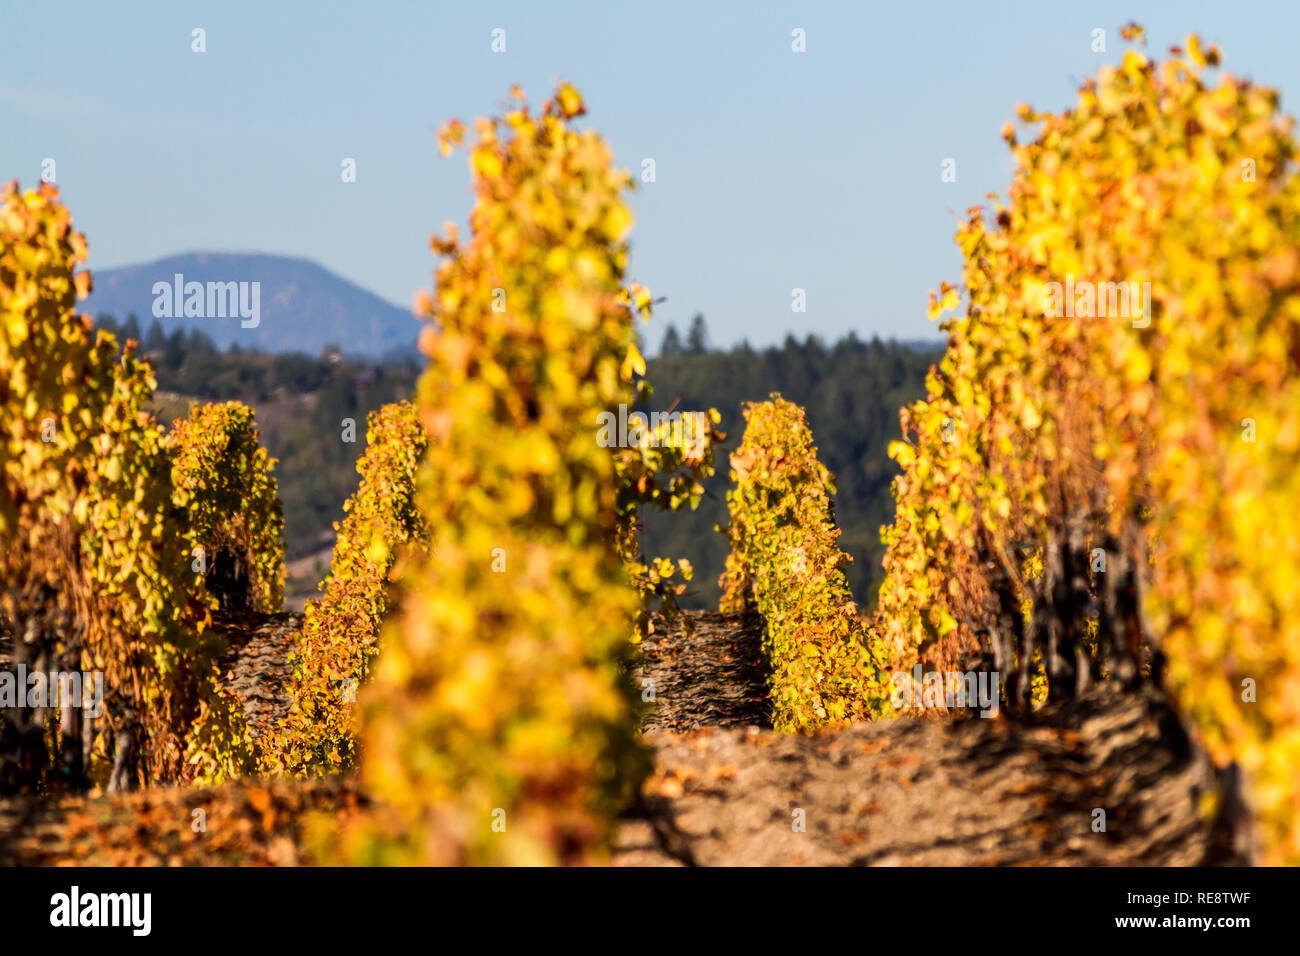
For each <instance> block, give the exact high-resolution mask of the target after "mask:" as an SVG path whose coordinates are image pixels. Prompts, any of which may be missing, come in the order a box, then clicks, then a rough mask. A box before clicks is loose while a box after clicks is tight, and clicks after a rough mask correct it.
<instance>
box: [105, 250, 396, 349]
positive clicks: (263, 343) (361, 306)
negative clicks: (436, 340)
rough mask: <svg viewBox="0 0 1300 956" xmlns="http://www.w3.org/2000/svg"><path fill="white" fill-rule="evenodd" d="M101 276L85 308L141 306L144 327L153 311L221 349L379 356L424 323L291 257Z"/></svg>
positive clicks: (185, 260)
mask: <svg viewBox="0 0 1300 956" xmlns="http://www.w3.org/2000/svg"><path fill="white" fill-rule="evenodd" d="M178 275H179V276H181V277H182V278H181V279H180V280H179V281H178V280H177V278H176V277H177V276H178ZM93 278H94V291H93V292H92V294H91V296H90V298H89V299H87V300H86V301H85V302H84V303H82V304H81V311H83V312H86V313H87V314H89V315H91V316H92V317H93V316H96V315H99V314H101V313H105V312H107V313H111V314H112V315H114V316H115V317H116V318H117V319H118V320H119V321H125V320H126V317H127V315H128V314H130V313H132V312H134V313H135V315H136V318H137V319H139V321H140V329H141V331H142V332H143V331H145V330H147V329H148V328H149V326H150V325H151V324H152V323H153V321H154V320H155V319H157V321H158V322H160V323H161V324H162V327H163V330H164V331H165V332H167V333H169V334H170V333H171V332H172V331H173V330H174V329H176V328H184V329H191V328H194V329H199V330H200V331H202V332H204V333H206V334H207V335H208V336H209V337H211V339H212V340H213V341H214V342H216V343H217V345H218V346H220V347H221V348H223V349H224V348H227V347H229V346H230V345H238V346H239V347H240V348H241V349H258V350H260V351H263V352H305V353H307V354H308V355H319V354H320V352H321V349H322V348H323V347H324V346H325V345H326V344H333V345H336V346H338V347H339V348H340V349H341V350H342V351H343V352H344V354H347V355H356V356H365V357H370V358H378V357H380V356H385V355H389V354H393V353H398V352H401V353H409V352H411V351H414V347H415V340H416V337H417V335H418V334H419V329H420V324H419V322H418V321H417V320H416V319H415V318H414V316H413V315H412V314H411V313H410V312H409V311H407V310H405V309H400V308H398V307H397V306H395V305H392V304H391V303H389V302H386V301H384V300H383V299H381V298H379V296H377V295H375V294H374V293H372V292H367V291H366V290H365V289H362V288H361V287H360V286H357V285H354V284H353V283H351V282H349V281H347V280H346V279H343V278H340V277H339V276H337V275H335V274H334V273H332V272H330V271H329V270H328V269H325V268H323V267H322V266H319V265H316V264H315V263H314V262H309V261H308V260H306V259H293V258H289V257H287V256H274V255H260V254H256V253H247V254H245V253H225V252H192V253H186V254H184V255H178V256H170V257H168V258H166V259H159V260H158V261H157V262H150V263H146V264H144V265H138V266H123V267H121V268H118V269H96V270H93ZM254 283H256V284H257V285H256V286H255V285H253V284H254ZM164 287H165V289H164Z"/></svg>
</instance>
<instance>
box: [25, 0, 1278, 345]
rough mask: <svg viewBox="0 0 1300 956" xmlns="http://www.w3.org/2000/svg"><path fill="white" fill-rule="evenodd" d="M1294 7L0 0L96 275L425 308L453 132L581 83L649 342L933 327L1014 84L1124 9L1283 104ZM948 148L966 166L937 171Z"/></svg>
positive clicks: (33, 122) (1004, 178) (1089, 60)
mask: <svg viewBox="0 0 1300 956" xmlns="http://www.w3.org/2000/svg"><path fill="white" fill-rule="evenodd" d="M1298 9H1300V5H1297V4H1295V3H1293V2H1278V3H1248V2H1247V3H1242V2H1234V3H1231V4H1229V3H1224V2H1215V3H1211V2H1181V3H1175V2H1168V3H1139V2H1125V3H1110V2H1095V3H1088V4H1077V3H1054V2H1049V0H1037V2H1023V3H1022V2H1014V3H1013V2H997V0H993V2H991V3H986V4H970V3H965V2H963V3H941V4H922V3H893V4H888V5H885V4H878V3H868V2H859V3H829V2H825V3H818V2H804V3H761V2H743V3H739V2H738V3H706V2H698V0H697V2H693V3H676V2H655V3H643V4H632V3H612V2H609V0H605V2H592V3H588V2H581V3H579V2H561V0H551V2H527V3H525V2H519V3H488V2H479V3H456V4H452V3H396V2H391V3H390V2H383V0H375V2H371V3H359V4H351V3H349V4H333V3H326V4H319V3H278V2H277V3H269V2H265V0H264V2H260V3H245V2H238V0H226V2H221V3H212V4H205V3H186V4H177V3H162V2H160V3H123V4H120V5H119V4H105V3H73V4H68V3H55V2H30V3H29V2H25V0H5V2H4V7H3V10H2V11H0V129H2V130H3V131H4V133H3V135H2V136H0V178H2V179H4V180H6V181H7V180H9V179H12V178H15V177H17V178H18V179H19V180H20V182H21V183H22V185H24V186H31V185H34V184H35V183H36V182H37V180H38V177H39V175H40V170H41V162H42V160H43V159H44V158H46V157H52V158H54V159H55V161H56V163H57V182H58V185H59V186H60V188H61V190H62V191H63V197H64V199H65V200H66V201H67V202H68V204H69V205H70V207H71V209H72V212H73V218H74V222H75V223H76V225H77V227H78V228H79V229H81V230H82V231H84V232H85V233H86V234H87V236H88V238H89V241H90V249H91V259H90V267H91V268H92V269H96V268H108V267H112V266H119V265H128V264H133V263H139V262H144V261H148V260H150V259H154V258H158V257H161V256H165V255H169V254H172V253H177V252H185V251H191V250H198V249H209V250H218V251H256V252H273V253H282V254H288V255H294V256H302V257H306V258H310V259H313V260H316V261H318V262H320V263H321V264H322V265H324V266H326V267H327V268H329V269H332V270H334V271H335V272H337V273H339V274H341V275H343V276H345V277H346V278H348V279H350V280H352V281H354V282H357V283H358V284H360V285H362V286H364V287H366V288H368V289H370V290H372V291H374V292H376V293H378V294H379V295H381V296H383V297H385V298H387V299H389V300H391V301H393V302H394V303H396V304H398V305H400V306H403V307H407V306H409V305H410V303H411V302H412V300H413V297H414V293H415V291H416V289H418V288H420V287H427V286H428V285H429V284H430V282H431V271H432V268H433V265H434V261H433V258H432V254H431V253H430V252H429V247H428V239H429V235H430V233H432V232H434V231H436V230H438V229H440V226H441V223H442V222H443V221H445V220H447V219H453V220H456V221H460V222H463V221H464V220H465V218H466V216H467V213H468V210H469V207H470V204H471V194H470V189H469V173H468V169H467V167H466V164H465V159H464V154H463V153H457V154H454V155H453V157H452V158H450V159H441V158H439V157H438V155H437V150H436V143H435V137H434V132H435V130H436V128H437V126H438V125H439V124H440V123H441V122H443V121H444V120H445V119H447V118H449V117H452V116H457V117H460V118H462V119H466V120H469V119H472V118H473V117H474V116H478V115H482V114H488V113H493V112H497V111H498V110H499V107H500V106H501V104H502V103H503V102H504V100H505V97H506V93H507V90H508V89H509V87H510V85H511V84H512V83H515V82H518V83H520V84H521V85H522V86H523V87H524V89H525V91H526V92H527V93H528V95H529V98H530V100H531V101H532V102H533V103H534V104H539V103H540V102H541V100H542V99H544V98H545V97H546V96H547V95H548V94H549V93H550V91H551V90H552V89H553V87H554V81H555V80H556V79H557V78H563V79H566V80H569V81H571V82H573V83H574V84H575V85H576V86H577V87H578V88H579V89H580V90H581V91H582V92H583V94H584V96H585V98H586V100H587V105H588V109H589V112H590V115H589V116H588V117H587V119H586V123H587V124H588V125H590V126H593V127H595V128H597V129H599V130H600V131H601V132H602V133H603V134H604V135H605V136H606V137H607V138H608V139H609V141H610V143H611V144H612V146H613V148H614V152H615V155H616V157H617V160H618V162H619V164H620V165H622V166H624V167H626V168H629V169H632V170H634V171H639V170H640V168H641V161H642V159H643V158H646V157H652V158H653V159H654V160H655V165H656V176H657V181H656V182H655V183H653V184H648V185H645V186H643V187H642V189H641V190H640V191H639V192H638V193H636V194H635V195H634V196H633V199H632V206H633V209H634V212H635V213H636V216H637V223H636V227H635V229H634V230H633V233H632V243H633V257H632V265H633V268H632V272H633V277H634V278H636V279H638V280H640V281H642V282H645V283H646V284H648V285H649V286H650V288H651V289H652V290H653V291H654V293H655V294H656V295H657V296H666V297H667V302H665V303H664V304H663V305H662V306H661V307H660V310H659V313H658V315H657V317H656V319H655V320H654V322H653V323H652V324H651V326H650V327H649V329H648V330H647V340H648V343H649V345H650V346H651V348H653V349H657V348H658V344H659V340H660V338H661V336H662V330H663V328H664V327H665V326H666V323H667V322H668V321H675V322H676V323H677V324H678V325H679V327H684V326H685V325H686V323H687V322H688V321H689V319H690V317H691V316H692V315H693V314H694V313H695V312H697V311H698V312H703V313H704V314H705V316H706V318H707V319H708V322H709V328H710V332H711V335H712V338H713V340H714V342H715V344H720V345H729V344H732V343H734V342H737V341H739V340H740V339H741V338H742V337H747V338H748V339H749V341H750V342H751V343H752V344H754V345H765V344H769V343H774V342H779V341H780V340H781V339H783V338H784V337H785V335H786V334H787V333H791V332H792V333H794V334H795V335H796V336H799V337H802V336H804V335H806V334H808V333H810V332H811V333H815V334H818V335H821V336H823V337H824V338H826V339H834V338H838V337H839V336H841V335H844V334H847V333H848V332H849V331H856V332H857V334H858V335H859V336H861V337H870V336H871V335H880V336H881V337H882V338H887V337H899V338H919V337H929V336H932V335H934V334H935V329H934V326H933V324H932V323H931V322H930V321H929V320H928V319H927V318H926V313H925V302H926V293H927V291H928V290H929V289H931V288H934V287H936V286H937V285H938V283H939V281H940V280H941V279H948V280H953V281H955V280H958V279H960V258H959V256H958V253H957V251H956V248H955V247H954V245H953V242H952V234H953V230H954V227H955V225H956V218H955V217H956V216H958V215H960V214H961V213H962V211H963V210H965V209H966V208H967V207H968V206H971V205H974V204H977V203H982V202H984V201H985V200H984V196H985V193H987V192H989V191H995V192H1001V191H1003V190H1005V188H1006V185H1007V183H1008V182H1009V180H1010V176H1011V172H1012V163H1011V160H1010V156H1009V153H1008V152H1007V150H1006V147H1005V144H1004V143H1003V142H1002V141H1001V139H1000V137H999V132H998V131H999V128H1000V127H1001V125H1002V123H1003V122H1005V121H1006V120H1008V119H1011V118H1012V116H1013V108H1014V106H1015V104H1016V103H1017V102H1020V101H1028V102H1030V103H1033V104H1034V105H1035V106H1039V107H1045V108H1052V109H1061V108H1063V107H1066V106H1068V105H1070V104H1071V103H1072V102H1073V99H1074V90H1075V89H1076V87H1077V84H1078V81H1079V80H1081V79H1082V78H1084V77H1085V76H1088V75H1090V74H1093V73H1095V72H1096V70H1097V68H1098V67H1099V66H1100V65H1101V64H1102V63H1104V62H1112V63H1113V62H1117V61H1118V59H1119V57H1120V56H1121V55H1122V51H1123V49H1124V45H1123V44H1122V43H1121V41H1120V39H1119V36H1118V28H1119V26H1120V25H1121V24H1123V23H1125V22H1127V21H1128V20H1129V19H1136V20H1137V21H1138V22H1140V23H1142V24H1143V25H1144V26H1145V27H1146V28H1147V31H1148V37H1149V46H1148V49H1149V50H1151V51H1153V52H1156V53H1158V54H1161V55H1163V53H1164V50H1165V49H1166V48H1167V47H1168V45H1169V44H1171V43H1175V42H1181V40H1182V38H1183V37H1184V36H1185V35H1186V33H1187V32H1189V31H1190V30H1197V31H1199V32H1200V33H1201V34H1202V35H1203V36H1204V37H1205V38H1206V39H1207V40H1208V41H1210V42H1215V43H1218V44H1219V45H1220V46H1221V47H1222V49H1223V52H1224V54H1225V67H1226V68H1227V69H1228V70H1230V71H1232V72H1234V73H1239V74H1245V75H1248V76H1251V77H1252V78H1254V79H1255V80H1256V81H1257V82H1261V83H1266V84H1269V85H1271V86H1276V87H1278V88H1280V89H1281V91H1282V95H1283V108H1284V109H1286V110H1287V111H1288V112H1290V113H1292V114H1293V115H1294V114H1295V113H1296V112H1297V109H1296V101H1297V99H1298V98H1300V57H1297V56H1296V53H1295V49H1294V44H1295V42H1296V39H1297V36H1300V31H1297V27H1300V13H1298V12H1297V10H1298ZM194 27H202V28H203V29H204V30H205V31H206V36H207V52H206V53H202V54H196V53H192V52H191V50H190V45H191V40H190V38H191V30H192V29H193V28H194ZM497 27H500V28H503V29H504V30H505V31H506V52H505V53H493V52H492V50H491V39H492V38H491V32H492V30H493V29H494V28H497ZM796 27H798V28H802V29H804V30H805V31H806V36H807V52H806V53H803V54H796V53H794V52H792V50H791V31H792V30H793V29H794V28H796ZM1097 27H1101V28H1104V29H1105V30H1106V46H1107V51H1106V52H1105V53H1104V54H1098V53H1094V52H1093V51H1092V48H1091V46H1092V31H1093V29H1094V28H1097ZM344 157H351V158H354V159H355V160H356V162H357V182H356V183H354V184H344V183H342V182H341V180H340V175H339V173H340V163H341V162H342V160H343V159H344ZM949 157H951V158H953V159H955V160H956V161H957V181H956V182H955V183H944V182H941V179H940V169H941V163H942V161H943V160H944V159H945V158H949ZM796 287H798V288H803V289H805V290H806V294H807V311H806V312H804V313H794V312H792V311H791V290H792V289H794V288H796Z"/></svg>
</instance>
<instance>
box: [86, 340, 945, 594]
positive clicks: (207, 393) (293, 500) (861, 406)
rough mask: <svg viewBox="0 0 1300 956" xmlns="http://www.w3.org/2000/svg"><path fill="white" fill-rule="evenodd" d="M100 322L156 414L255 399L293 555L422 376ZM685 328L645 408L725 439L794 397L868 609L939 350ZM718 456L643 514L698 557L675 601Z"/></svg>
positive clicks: (709, 519) (710, 517)
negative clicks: (718, 419) (755, 404)
mask: <svg viewBox="0 0 1300 956" xmlns="http://www.w3.org/2000/svg"><path fill="white" fill-rule="evenodd" d="M96 324H97V325H98V326H99V327H101V328H105V329H107V330H108V331H111V332H114V333H119V334H120V337H121V338H123V339H125V338H138V339H140V340H141V342H142V346H143V350H144V353H145V355H147V356H148V357H149V359H150V360H151V361H152V362H153V364H154V368H155V371H156V373H157V376H158V388H159V392H158V394H157V395H156V396H155V403H154V404H155V407H156V408H157V409H158V410H159V412H160V414H161V415H162V417H163V419H164V420H165V421H170V420H171V418H172V417H175V416H177V415H184V414H185V411H186V407H187V405H188V399H191V398H192V399H197V400H200V401H205V402H210V401H228V400H231V399H234V400H237V401H241V402H245V403H246V404H249V405H252V406H254V407H256V408H257V410H258V424H259V425H261V427H262V432H263V441H264V442H265V444H266V447H267V449H268V450H269V451H270V452H271V454H272V455H273V456H274V457H276V458H277V459H279V462H280V463H279V465H278V466H277V473H278V474H279V479H280V487H281V494H282V496H283V498H284V510H285V540H286V552H287V554H288V556H289V558H290V560H293V559H296V558H302V557H304V556H307V555H310V554H313V553H316V552H320V551H322V550H324V549H326V548H328V546H329V544H330V542H329V538H330V535H331V526H332V524H333V522H335V521H337V520H339V519H340V518H341V517H342V511H341V510H340V505H341V503H342V501H343V500H344V499H345V498H346V497H347V496H348V495H349V494H350V493H351V491H352V489H353V487H354V486H355V484H356V471H355V467H354V466H355V464H356V460H357V458H358V457H359V456H360V454H361V452H362V451H363V450H364V438H365V434H364V433H365V419H366V415H368V414H369V413H370V412H372V411H374V410H376V409H378V408H380V407H381V406H383V405H385V404H387V403H388V402H392V401H396V400H398V399H400V398H403V397H405V396H408V395H410V394H411V391H412V390H413V388H414V384H415V379H416V377H417V375H418V374H419V367H420V366H419V363H418V362H417V358H416V357H415V356H412V357H411V358H410V359H408V360H403V361H389V362H363V361H357V360H354V359H349V358H345V357H343V356H340V355H338V354H337V353H329V352H327V353H325V354H324V355H321V356H317V357H313V356H309V355H303V354H292V353H291V354H283V355H275V354H266V353H262V352H252V351H246V350H240V349H237V348H235V349H229V350H226V351H222V350H220V349H218V348H217V347H216V346H215V345H214V344H213V342H212V341H211V339H209V338H207V337H206V336H204V335H203V334H202V333H200V332H195V331H191V332H189V333H184V332H181V331H176V332H173V333H172V334H171V335H170V336H168V335H164V334H163V332H162V329H161V328H160V327H159V326H158V325H157V323H154V324H152V325H151V326H150V327H149V328H148V329H141V327H140V325H139V323H138V321H136V320H135V319H134V316H128V317H127V320H126V321H125V322H123V323H120V324H119V323H118V322H116V321H115V320H114V318H113V317H111V316H100V317H99V319H98V320H97V322H96ZM693 331H694V333H695V334H694V335H693V336H690V337H688V344H687V345H686V346H685V347H683V348H677V347H674V346H673V344H672V342H673V340H674V339H675V338H676V336H677V333H676V330H675V329H674V328H673V327H671V326H670V327H669V329H668V331H667V333H666V335H665V339H666V341H665V347H664V348H663V349H662V354H661V355H660V356H659V357H658V358H654V359H650V360H649V363H648V365H649V367H648V376H649V378H650V379H651V380H652V381H653V382H655V383H656V385H655V388H656V391H655V396H654V399H653V400H652V402H651V403H650V404H648V405H645V406H644V408H645V410H646V411H667V410H668V409H669V408H670V407H675V408H676V409H677V410H679V411H682V410H685V411H690V410H698V409H706V408H710V407H712V408H717V409H718V410H719V411H720V412H721V413H722V425H721V427H722V430H723V431H725V432H728V433H729V437H728V439H727V440H726V441H725V442H723V443H722V447H723V448H724V449H727V448H734V447H735V445H736V442H737V441H738V439H739V431H740V425H741V421H742V420H741V417H740V407H741V404H742V403H744V402H747V401H759V400H762V399H764V398H766V397H767V395H768V393H769V392H773V391H778V392H781V393H782V394H783V395H785V396H786V397H787V398H788V399H789V400H790V401H792V402H795V403H796V404H798V405H802V406H804V407H805V408H806V409H807V411H808V417H809V420H810V421H811V422H812V426H813V433H814V434H815V435H816V436H817V442H818V450H819V452H820V454H821V455H822V458H823V460H824V461H825V462H826V464H827V466H828V467H829V468H830V469H831V471H833V472H834V474H835V477H836V482H837V494H836V497H835V508H836V517H837V519H838V520H839V523H840V527H841V528H842V529H843V532H844V534H843V538H842V544H843V547H844V550H845V551H847V552H848V553H849V554H850V555H851V556H852V558H853V564H852V565H851V566H850V567H849V568H848V569H847V575H848V579H849V584H850V585H851V586H852V588H853V593H854V596H855V597H856V598H857V599H858V601H859V602H860V603H861V604H862V605H863V607H864V609H867V608H870V607H872V606H873V605H874V604H875V600H876V595H875V589H876V587H877V586H878V585H879V583H880V580H881V570H880V559H881V556H882V555H883V554H884V547H883V545H882V544H881V543H880V527H881V525H883V524H885V523H887V522H888V520H889V518H890V516H891V515H892V513H893V507H894V506H893V499H892V498H891V497H890V494H889V483H890V481H891V480H892V478H893V477H894V475H896V474H898V469H897V467H896V466H895V465H894V463H893V462H892V461H890V460H889V456H888V455H886V454H885V450H886V447H887V446H888V444H889V442H890V441H891V440H892V439H893V438H895V437H896V436H897V434H898V410H899V409H900V408H902V407H903V406H904V405H907V404H908V403H910V402H913V401H915V400H916V399H918V398H920V397H921V396H922V395H923V394H924V386H925V373H926V370H927V369H928V368H929V367H930V366H931V365H932V364H933V363H934V362H936V361H938V359H939V356H940V355H941V354H942V349H941V347H939V346H937V345H936V346H934V347H927V345H926V343H898V342H881V341H880V340H879V339H872V340H871V341H870V342H864V341H862V340H860V339H858V338H857V337H856V336H855V335H849V336H848V337H846V338H844V339H842V340H840V341H839V342H836V343H834V344H832V345H826V344H825V343H823V342H821V341H820V340H818V339H816V338H814V337H812V336H809V337H807V338H806V339H804V340H803V341H799V340H796V339H795V338H794V337H793V336H788V337H787V338H786V340H785V342H784V343H783V344H782V345H781V347H780V348H777V347H770V348H765V349H761V350H756V349H753V348H751V347H750V346H749V345H748V343H742V344H741V345H739V346H737V347H733V348H731V349H727V350H721V349H709V348H708V347H707V329H706V328H705V325H704V320H703V319H701V318H697V320H696V322H695V323H694V325H693ZM348 418H351V419H353V420H354V421H355V422H357V431H356V437H357V440H356V441H355V442H351V443H349V442H346V441H344V440H343V427H344V426H343V425H342V424H341V423H343V422H344V421H345V420H346V419H348ZM719 464H720V467H719V472H718V473H717V474H716V475H714V476H713V477H712V478H709V479H706V480H705V481H704V486H705V488H706V489H707V493H706V494H705V496H704V498H703V499H702V500H701V501H700V504H699V508H698V509H697V510H696V511H694V512H687V513H685V514H681V515H676V516H674V517H673V519H672V520H671V521H665V520H663V519H659V520H656V516H655V515H654V514H650V515H649V516H648V517H647V518H646V519H645V520H646V534H645V538H644V542H645V551H646V553H647V554H648V555H653V554H671V555H676V556H680V557H684V558H687V559H689V560H690V561H691V563H692V564H693V565H694V567H695V571H696V574H695V578H694V580H693V581H692V582H691V584H690V586H689V588H688V590H687V592H686V594H685V595H684V596H683V598H682V601H681V603H682V606H683V607H693V608H706V607H716V606H717V601H718V575H719V574H721V573H722V562H723V558H724V557H725V556H726V553H727V543H726V541H725V540H724V539H723V537H722V536H721V535H719V534H717V533H716V532H715V531H714V527H715V525H717V524H719V523H725V522H726V506H725V504H724V503H723V500H722V494H723V491H724V490H725V489H726V486H727V473H726V467H725V466H726V462H725V460H721V461H720V462H719ZM316 577H317V579H319V575H317V576H316Z"/></svg>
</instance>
